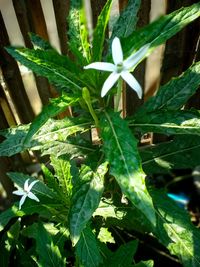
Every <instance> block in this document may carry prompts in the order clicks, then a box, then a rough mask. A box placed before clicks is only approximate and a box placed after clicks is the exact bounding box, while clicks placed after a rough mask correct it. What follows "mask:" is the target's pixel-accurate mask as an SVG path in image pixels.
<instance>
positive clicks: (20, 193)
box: [12, 189, 24, 196]
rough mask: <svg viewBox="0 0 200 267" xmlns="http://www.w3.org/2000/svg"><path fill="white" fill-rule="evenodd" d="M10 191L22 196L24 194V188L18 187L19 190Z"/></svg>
mask: <svg viewBox="0 0 200 267" xmlns="http://www.w3.org/2000/svg"><path fill="white" fill-rule="evenodd" d="M12 193H13V194H14V195H17V196H23V195H24V190H22V189H19V190H16V191H13V192H12Z"/></svg>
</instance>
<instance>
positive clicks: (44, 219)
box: [0, 0, 200, 267]
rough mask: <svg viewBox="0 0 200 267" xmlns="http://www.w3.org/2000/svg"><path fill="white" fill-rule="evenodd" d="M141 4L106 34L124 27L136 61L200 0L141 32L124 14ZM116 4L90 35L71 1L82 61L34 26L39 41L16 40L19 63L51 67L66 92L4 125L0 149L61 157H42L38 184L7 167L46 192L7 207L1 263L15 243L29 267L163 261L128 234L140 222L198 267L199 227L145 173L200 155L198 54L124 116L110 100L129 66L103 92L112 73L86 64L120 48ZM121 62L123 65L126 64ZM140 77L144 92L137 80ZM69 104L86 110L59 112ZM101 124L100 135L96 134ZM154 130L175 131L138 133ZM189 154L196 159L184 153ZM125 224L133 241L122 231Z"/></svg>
mask: <svg viewBox="0 0 200 267" xmlns="http://www.w3.org/2000/svg"><path fill="white" fill-rule="evenodd" d="M136 4H137V5H136ZM139 4H140V1H139V0H137V1H130V2H129V5H128V6H127V9H125V10H124V11H123V12H122V13H121V15H120V17H119V19H118V21H117V22H116V24H115V25H114V27H113V32H112V36H111V38H110V39H106V40H107V41H108V44H109V47H110V46H111V45H112V44H113V42H115V40H117V39H116V38H115V37H118V38H120V40H121V43H122V50H123V54H124V58H127V57H131V58H132V55H134V53H136V51H138V50H139V49H140V48H141V47H145V49H143V50H142V51H143V53H142V56H141V54H140V58H139V59H138V61H137V62H135V64H136V63H137V64H138V63H139V62H140V59H141V58H145V57H147V56H148V55H149V54H150V53H151V52H152V51H153V50H154V49H155V48H156V47H157V46H158V45H160V44H162V43H164V42H165V41H166V40H167V39H169V38H170V37H172V36H173V35H175V34H176V33H177V32H178V31H180V30H181V29H182V28H183V27H184V26H186V25H187V24H188V23H190V22H192V21H193V20H194V19H196V18H197V17H199V15H200V3H197V4H194V5H192V6H190V7H185V8H181V9H180V10H177V11H175V12H173V13H171V14H169V15H166V16H163V17H161V18H159V19H158V20H156V21H155V22H153V23H151V24H149V25H147V26H146V27H144V28H142V29H139V30H135V24H136V21H137V12H135V14H133V15H134V16H133V17H132V21H131V22H130V23H126V21H127V20H128V19H129V16H127V14H128V12H129V10H130V9H131V8H133V7H135V8H136V7H139ZM111 5H112V1H111V0H108V1H107V3H106V5H105V7H104V8H103V10H102V11H101V13H100V15H99V18H98V22H97V26H96V28H95V29H94V32H93V40H92V41H91V43H90V42H89V41H88V32H87V25H86V19H85V16H84V10H83V8H82V5H81V1H80V0H79V1H73V0H72V1H71V11H70V14H69V18H68V22H69V27H70V30H69V47H70V49H71V51H72V52H73V54H74V59H75V60H71V59H70V58H68V57H66V56H62V55H59V54H58V53H57V52H56V51H55V50H54V49H53V48H52V47H50V45H49V44H48V45H47V44H46V43H45V42H44V41H43V40H41V38H40V37H38V36H35V35H33V34H32V35H31V38H32V42H33V44H34V45H36V46H37V48H35V49H27V48H16V47H9V48H7V51H8V52H9V53H10V54H11V55H12V56H13V57H14V58H16V59H17V60H18V61H19V62H21V63H22V64H24V65H25V66H27V67H28V68H30V69H32V70H33V71H34V72H35V73H36V74H38V75H43V76H45V77H47V78H48V79H49V81H50V82H51V83H52V84H54V85H55V87H56V88H57V90H58V92H59V93H60V96H59V97H58V98H55V99H51V100H50V103H49V105H47V106H45V107H44V108H43V110H42V112H41V113H40V114H39V115H38V116H37V117H36V118H35V120H34V121H33V122H32V123H31V124H29V125H20V126H18V127H16V128H10V129H7V130H3V131H1V132H0V134H1V135H2V136H4V137H5V140H4V142H2V143H1V144H0V155H1V156H12V155H14V154H16V153H20V152H22V151H24V150H27V149H31V150H40V151H41V153H42V155H49V156H50V160H51V168H47V166H46V165H45V164H43V165H41V168H42V172H43V174H42V178H41V179H40V180H39V181H38V182H37V184H35V182H33V181H34V180H35V179H34V178H32V177H30V176H28V175H25V174H22V173H14V172H11V173H9V174H8V175H9V177H10V179H11V180H12V181H13V182H14V183H15V184H16V185H17V186H18V187H20V188H23V187H24V185H25V183H26V184H27V183H28V182H26V181H27V180H28V179H30V182H33V183H34V186H33V187H32V189H31V193H34V195H35V196H37V198H38V199H39V202H36V201H33V200H30V199H28V198H27V199H26V201H25V202H24V203H23V205H20V208H21V209H19V204H18V202H17V203H15V204H14V205H13V206H12V207H11V208H10V209H8V210H6V211H4V212H2V213H1V215H0V230H1V231H2V238H1V243H0V246H1V253H4V258H3V260H4V265H2V266H7V264H8V263H9V258H10V257H11V256H12V255H13V252H14V253H15V258H16V259H17V263H19V262H20V266H27V265H30V264H31V265H32V266H66V264H71V265H73V264H74V265H75V266H86V267H87V266H88V267H91V266H124V267H127V266H153V261H152V260H148V261H142V262H140V263H136V262H135V261H134V260H133V257H134V254H135V253H136V250H137V245H138V240H130V236H131V235H130V233H129V232H131V231H134V232H136V233H141V234H147V235H150V236H151V235H153V236H154V237H156V238H157V239H158V240H159V242H160V243H161V244H163V245H164V246H165V247H166V248H167V249H168V250H169V251H170V253H171V254H172V255H176V256H177V257H178V259H179V260H180V262H181V263H182V264H183V266H186V267H192V266H200V251H199V247H200V232H199V230H198V229H197V228H195V226H193V224H192V223H191V221H190V218H189V215H188V214H187V212H186V211H185V210H183V209H181V208H179V207H178V206H177V205H176V203H175V202H174V201H172V200H171V199H170V198H169V197H168V196H167V194H166V192H165V191H164V190H158V189H156V188H155V187H153V186H152V185H151V183H150V182H149V181H148V179H146V178H145V177H146V176H147V175H151V174H155V173H165V172H168V171H169V170H170V169H171V168H173V167H175V168H176V169H178V168H187V167H191V166H192V167H193V166H196V165H198V164H199V159H198V157H196V156H195V155H196V153H197V150H198V148H199V146H200V141H199V137H198V136H199V135H200V130H199V129H200V128H199V125H200V114H199V111H198V110H194V109H193V110H185V109H182V107H183V105H184V104H185V103H186V102H187V100H188V99H189V98H190V97H191V96H192V95H193V94H194V93H195V91H196V90H197V88H198V86H199V84H200V63H199V62H197V63H195V64H193V65H192V66H191V67H190V68H189V69H188V70H187V71H186V72H185V73H183V74H182V75H181V76H179V77H176V78H175V79H172V80H171V81H169V82H168V83H167V84H166V85H164V86H162V87H161V88H160V89H159V90H158V93H157V94H156V95H155V96H154V97H152V98H150V99H149V100H148V101H147V102H145V103H144V105H142V106H141V107H140V108H139V109H138V110H137V112H136V113H135V114H134V115H133V116H132V117H127V118H125V119H123V118H122V117H121V116H120V112H119V111H118V101H117V104H115V107H114V110H113V108H112V105H111V101H110V100H111V97H112V96H113V94H115V93H116V94H117V96H118V99H119V96H120V94H121V88H122V81H121V80H120V79H119V81H118V88H117V90H116V88H115V86H113V85H114V84H115V82H116V80H117V78H119V75H118V76H116V75H115V80H112V81H110V82H111V84H109V86H110V87H109V86H107V88H106V91H108V90H109V89H110V88H111V87H112V86H113V89H112V90H110V92H109V93H108V94H107V95H106V96H105V97H104V98H102V97H101V96H100V91H101V89H102V86H103V84H104V82H105V80H106V79H107V77H108V74H107V73H105V72H99V71H98V70H92V69H91V70H88V68H89V66H90V67H94V64H93V65H89V66H88V64H91V63H94V62H96V61H98V62H101V61H104V62H105V61H106V62H109V63H111V62H112V58H111V50H110V49H107V50H106V49H105V46H104V43H105V38H106V34H105V32H106V27H107V24H108V21H109V14H110V9H111ZM121 21H123V24H122V23H121ZM125 33H128V34H126V35H125ZM140 51H141V50H140ZM133 58H134V57H133ZM102 59H103V60H102ZM114 60H115V59H114ZM135 64H131V67H130V69H129V68H127V65H126V72H128V73H129V72H130V71H131V70H132V67H135ZM115 65H117V66H118V67H119V62H115ZM85 66H88V67H86V68H87V69H84V67H85ZM120 67H122V65H120ZM113 70H114V69H112V71H113ZM117 72H118V73H120V74H121V72H122V69H120V70H119V69H117ZM128 75H129V74H128ZM126 77H127V76H126ZM122 78H124V77H123V76H122ZM129 78H130V76H129ZM129 78H127V79H125V80H126V81H128V82H129V81H130V80H129ZM111 79H112V77H111ZM130 79H131V78H130ZM111 85H112V86H111ZM132 85H133V86H132V87H133V89H135V86H138V90H137V92H140V86H139V84H138V83H137V81H135V83H134V82H133V83H132ZM108 87H109V88H108ZM105 94H106V93H105V92H104V93H103V96H104V95H105ZM139 96H140V93H139ZM69 106H71V107H72V109H73V112H74V114H76V116H74V117H65V118H64V119H56V118H55V117H56V116H57V115H58V114H59V113H61V112H62V111H64V110H65V109H66V108H67V107H69ZM95 128H96V129H97V132H98V142H97V143H95V142H93V141H92V138H89V137H90V133H91V130H92V129H95ZM146 132H154V133H162V134H165V135H170V136H171V141H168V142H166V143H165V142H164V143H162V144H160V145H155V146H153V147H142V148H141V147H139V146H138V142H139V140H140V137H141V136H142V135H143V134H144V133H146ZM191 137H192V138H191ZM186 153H187V158H191V159H192V160H191V161H185V160H184V158H185V157H186ZM183 163H184V164H183ZM24 188H25V187H24ZM27 218H28V219H27ZM123 230H124V235H125V237H126V238H127V240H128V241H126V240H125V239H124V237H123V235H122V234H120V233H121V231H123ZM119 236H120V239H119ZM132 239H133V238H132ZM121 240H123V243H122V241H121ZM124 240H125V241H124ZM108 243H110V244H112V243H115V245H116V247H117V250H115V251H112V250H110V249H109V246H107V244H108ZM27 244H28V245H27Z"/></svg>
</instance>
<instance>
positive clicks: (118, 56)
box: [112, 37, 123, 65]
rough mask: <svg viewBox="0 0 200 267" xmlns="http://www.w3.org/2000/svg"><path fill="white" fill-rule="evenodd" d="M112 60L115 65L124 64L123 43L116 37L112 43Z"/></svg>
mask: <svg viewBox="0 0 200 267" xmlns="http://www.w3.org/2000/svg"><path fill="white" fill-rule="evenodd" d="M112 58H113V61H114V63H115V65H117V64H120V63H122V62H123V52H122V47H121V43H120V40H119V38H118V37H115V38H114V39H113V41H112Z"/></svg>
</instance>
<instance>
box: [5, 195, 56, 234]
mask: <svg viewBox="0 0 200 267" xmlns="http://www.w3.org/2000/svg"><path fill="white" fill-rule="evenodd" d="M22 208H23V209H22V210H19V205H17V204H14V205H13V206H12V207H11V208H9V209H7V210H5V211H4V212H2V213H1V214H0V231H2V230H3V229H4V227H5V226H6V225H7V223H8V222H9V221H10V220H11V219H12V218H15V217H23V216H24V215H31V214H34V213H37V214H39V215H40V216H42V217H43V218H46V219H50V218H51V217H52V214H51V212H50V210H49V209H48V208H47V207H46V206H44V205H42V204H41V203H40V202H36V201H31V200H29V199H28V200H26V201H25V203H24V204H23V206H22Z"/></svg>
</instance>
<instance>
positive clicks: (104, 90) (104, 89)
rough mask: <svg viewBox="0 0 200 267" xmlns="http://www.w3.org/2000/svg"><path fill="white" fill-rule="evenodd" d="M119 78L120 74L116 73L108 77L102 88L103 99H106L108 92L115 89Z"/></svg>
mask: <svg viewBox="0 0 200 267" xmlns="http://www.w3.org/2000/svg"><path fill="white" fill-rule="evenodd" d="M119 76H120V74H119V73H116V72H113V73H111V74H110V75H109V76H108V78H107V79H106V81H105V82H104V85H103V87H102V90H101V97H104V96H105V95H106V94H107V92H108V91H109V90H110V89H111V88H112V87H113V85H114V84H115V83H116V81H117V80H118V79H119Z"/></svg>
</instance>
